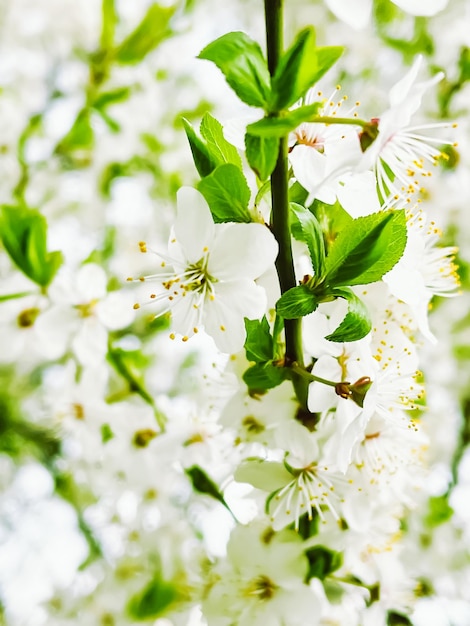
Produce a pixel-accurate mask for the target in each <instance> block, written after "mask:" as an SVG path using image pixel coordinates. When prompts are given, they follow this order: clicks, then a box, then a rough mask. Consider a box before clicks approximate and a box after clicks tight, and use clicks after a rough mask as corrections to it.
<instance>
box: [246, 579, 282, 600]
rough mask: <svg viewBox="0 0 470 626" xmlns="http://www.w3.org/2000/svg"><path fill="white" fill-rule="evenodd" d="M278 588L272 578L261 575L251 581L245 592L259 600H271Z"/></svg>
mask: <svg viewBox="0 0 470 626" xmlns="http://www.w3.org/2000/svg"><path fill="white" fill-rule="evenodd" d="M276 589H277V585H276V584H275V583H274V582H273V581H272V580H271V579H270V578H268V577H267V576H264V575H261V576H258V577H257V578H254V579H253V580H252V581H250V583H249V584H248V586H247V587H246V589H245V594H246V595H247V596H251V597H255V598H258V599H259V600H270V599H271V598H272V597H273V596H274V594H275V592H276Z"/></svg>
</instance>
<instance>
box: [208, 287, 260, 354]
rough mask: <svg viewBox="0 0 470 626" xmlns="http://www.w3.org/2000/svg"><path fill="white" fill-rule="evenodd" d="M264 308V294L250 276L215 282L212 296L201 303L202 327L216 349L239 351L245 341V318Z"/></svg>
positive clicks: (228, 351) (252, 317) (251, 316)
mask: <svg viewBox="0 0 470 626" xmlns="http://www.w3.org/2000/svg"><path fill="white" fill-rule="evenodd" d="M265 309H266V294H265V292H264V290H263V289H262V288H261V287H258V286H257V285H256V284H255V283H254V282H252V281H249V280H241V281H232V282H229V283H219V284H216V291H215V298H214V300H210V301H208V302H206V304H205V306H204V319H203V322H204V328H205V331H206V332H207V334H208V335H210V336H211V337H212V338H213V339H214V341H215V343H216V345H217V347H218V348H219V350H221V351H222V352H227V353H234V352H238V351H239V350H241V349H242V348H243V344H244V343H245V337H246V331H245V322H244V318H245V317H248V318H249V319H256V318H259V317H261V315H262V314H263V312H264V311H265Z"/></svg>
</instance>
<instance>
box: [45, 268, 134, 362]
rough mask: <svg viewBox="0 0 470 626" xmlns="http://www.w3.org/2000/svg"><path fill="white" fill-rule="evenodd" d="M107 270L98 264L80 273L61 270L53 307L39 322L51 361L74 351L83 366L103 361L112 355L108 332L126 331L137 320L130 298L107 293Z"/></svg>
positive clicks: (54, 288)
mask: <svg viewBox="0 0 470 626" xmlns="http://www.w3.org/2000/svg"><path fill="white" fill-rule="evenodd" d="M106 283H107V277H106V274H105V272H104V270H103V269H102V268H101V267H100V266H99V265H96V264H94V263H87V264H85V265H82V267H80V268H79V269H78V270H77V272H76V273H73V272H72V271H71V270H70V269H69V268H67V267H63V268H61V269H60V270H59V273H58V275H57V278H56V279H55V280H54V282H53V283H52V285H51V287H50V288H49V290H48V294H49V296H50V298H51V300H52V306H51V308H49V309H48V310H47V311H45V312H44V313H43V314H42V315H41V316H40V317H39V318H38V319H37V321H36V332H37V333H38V335H39V336H40V338H41V340H42V341H43V342H44V343H46V344H47V345H48V352H49V354H51V355H53V356H52V357H51V358H58V357H60V356H62V355H63V354H65V352H66V351H67V350H68V349H69V348H71V349H72V350H73V352H74V353H75V355H76V356H77V358H78V360H79V361H80V363H81V364H82V365H94V364H96V363H98V362H100V361H102V360H103V359H104V357H105V355H106V353H107V351H108V331H109V330H117V329H119V328H125V327H126V326H128V325H129V324H130V323H131V322H132V320H133V319H134V311H133V309H132V306H131V304H130V301H129V299H128V296H127V295H125V294H123V293H121V292H117V291H116V292H111V293H107V287H106Z"/></svg>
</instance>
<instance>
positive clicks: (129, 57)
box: [115, 4, 175, 65]
mask: <svg viewBox="0 0 470 626" xmlns="http://www.w3.org/2000/svg"><path fill="white" fill-rule="evenodd" d="M174 12H175V7H161V6H159V5H158V4H151V5H150V7H149V8H148V11H147V13H146V14H145V16H144V18H143V19H142V21H141V22H140V24H139V25H138V26H137V28H136V29H135V30H133V31H132V33H131V34H130V35H128V36H127V37H126V39H124V41H123V42H122V43H121V44H120V45H119V46H118V48H117V49H116V52H115V59H116V61H117V63H120V64H121V65H133V64H135V63H139V62H140V61H142V59H143V58H144V57H145V56H146V55H147V54H148V53H149V52H151V51H152V50H154V49H155V48H156V47H157V46H158V44H159V43H160V42H161V41H162V40H163V39H164V38H165V37H166V36H167V35H168V34H169V33H170V29H169V23H170V19H171V17H172V15H173V13H174Z"/></svg>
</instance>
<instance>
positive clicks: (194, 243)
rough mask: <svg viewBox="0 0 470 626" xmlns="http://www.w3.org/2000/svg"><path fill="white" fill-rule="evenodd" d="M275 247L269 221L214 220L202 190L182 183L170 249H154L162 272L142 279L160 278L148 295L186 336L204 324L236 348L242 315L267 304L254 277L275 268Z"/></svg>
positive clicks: (257, 312) (224, 347)
mask: <svg viewBox="0 0 470 626" xmlns="http://www.w3.org/2000/svg"><path fill="white" fill-rule="evenodd" d="M146 249H147V248H146V246H145V244H143V243H142V244H141V250H142V251H146ZM277 251H278V246H277V242H276V240H275V239H274V236H273V235H272V234H271V231H270V230H269V229H268V228H267V227H266V226H264V225H262V224H254V223H250V224H239V223H224V224H215V223H214V220H213V218H212V215H211V212H210V209H209V206H208V205H207V202H206V201H205V199H204V197H203V196H202V194H200V193H199V192H198V191H197V190H196V189H192V188H190V187H182V188H181V189H180V190H179V191H178V195H177V217H176V223H175V227H174V236H172V237H171V240H170V243H169V250H168V254H161V253H159V252H157V253H156V254H157V256H159V257H160V258H161V259H162V261H161V264H160V265H161V272H160V273H158V274H154V275H152V276H148V277H143V278H142V279H141V280H142V281H149V280H154V281H156V282H158V283H159V285H158V287H157V293H152V294H150V300H151V301H153V302H155V303H159V304H160V307H161V310H160V314H162V313H164V312H168V311H170V312H171V324H172V330H173V331H174V333H179V334H180V335H182V338H183V341H187V339H188V338H189V337H191V336H192V335H194V333H197V332H198V331H199V329H200V328H201V327H204V330H205V331H206V332H207V333H208V334H209V335H211V337H212V338H213V339H214V341H215V343H216V345H217V347H218V348H219V349H220V350H221V351H222V352H237V351H238V350H240V349H241V348H242V347H243V344H244V341H245V335H246V332H245V323H244V318H245V317H246V318H249V319H257V318H260V317H261V316H262V315H263V313H264V312H265V310H266V304H267V297H266V292H265V290H264V289H263V288H262V287H260V286H259V285H257V284H256V282H255V280H256V279H257V278H259V277H260V276H261V275H262V274H264V272H266V271H267V270H268V269H271V267H272V266H273V263H274V260H275V258H276V255H277ZM169 267H171V269H169V271H166V270H167V268H169ZM135 308H139V305H136V306H135ZM172 337H174V334H172Z"/></svg>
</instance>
